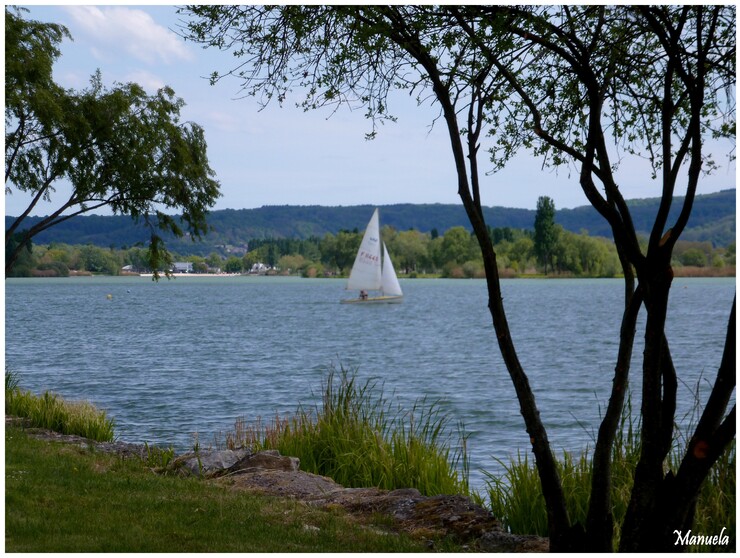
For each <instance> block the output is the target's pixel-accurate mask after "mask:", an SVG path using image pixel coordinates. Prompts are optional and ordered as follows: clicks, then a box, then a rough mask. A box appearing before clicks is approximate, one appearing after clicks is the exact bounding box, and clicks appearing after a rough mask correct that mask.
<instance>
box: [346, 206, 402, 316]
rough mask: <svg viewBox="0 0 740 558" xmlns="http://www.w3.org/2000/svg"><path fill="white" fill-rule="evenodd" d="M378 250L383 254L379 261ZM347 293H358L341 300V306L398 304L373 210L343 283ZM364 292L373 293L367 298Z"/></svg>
mask: <svg viewBox="0 0 740 558" xmlns="http://www.w3.org/2000/svg"><path fill="white" fill-rule="evenodd" d="M381 251H382V254H383V257H382V260H381ZM347 290H348V291H359V292H360V294H359V296H358V297H357V298H348V299H343V300H342V301H341V302H342V304H374V303H375V304H377V303H380V302H401V301H402V300H403V291H402V290H401V285H400V284H399V283H398V277H396V270H395V269H393V262H391V257H390V255H389V254H388V248H386V246H385V242H383V241H381V240H380V217H379V216H378V210H377V208H376V209H375V212H374V213H373V216H372V217H371V218H370V222H369V223H368V224H367V229H365V235H364V236H363V237H362V242H361V243H360V249H359V250H358V251H357V256H356V257H355V263H354V265H353V266H352V271H351V272H350V274H349V280H348V281H347ZM368 291H376V292H378V294H377V295H373V296H370V295H369V294H368Z"/></svg>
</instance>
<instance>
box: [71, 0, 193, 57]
mask: <svg viewBox="0 0 740 558" xmlns="http://www.w3.org/2000/svg"><path fill="white" fill-rule="evenodd" d="M66 11H67V13H69V14H70V16H71V17H72V18H73V19H74V22H75V24H76V26H77V29H79V31H80V32H82V33H84V34H85V35H86V36H87V37H88V38H89V39H90V40H92V41H94V42H95V44H94V45H93V47H92V48H93V49H94V50H95V51H96V53H97V55H98V56H101V55H103V53H105V57H106V58H108V57H110V56H120V55H121V54H122V52H123V53H125V54H128V55H129V56H131V57H133V58H135V59H137V60H140V61H143V62H145V63H147V64H156V63H160V62H163V63H165V64H171V63H174V62H176V61H178V60H187V61H189V60H192V59H193V55H192V53H191V52H190V51H189V50H188V48H187V47H186V45H185V43H184V41H183V40H182V39H180V38H179V37H178V36H177V35H175V34H174V33H173V32H172V31H170V30H169V29H167V28H166V27H163V26H162V25H159V24H158V23H156V22H155V21H154V19H152V16H150V15H149V14H148V13H146V12H144V11H142V10H137V9H134V8H127V7H120V6H112V7H96V6H68V7H66Z"/></svg>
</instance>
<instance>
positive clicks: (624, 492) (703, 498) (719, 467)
mask: <svg viewBox="0 0 740 558" xmlns="http://www.w3.org/2000/svg"><path fill="white" fill-rule="evenodd" d="M631 416H632V415H631V406H630V405H629V404H628V405H627V406H626V407H625V413H624V414H623V417H622V427H621V428H620V429H619V431H618V434H617V438H616V440H615V444H614V448H613V452H612V513H613V515H614V521H615V535H616V537H617V538H616V539H615V546H618V544H619V532H620V530H621V525H622V522H623V520H624V517H625V515H626V513H627V506H628V505H629V500H630V496H631V492H632V484H633V473H634V470H635V466H636V464H637V461H638V459H639V455H640V436H639V428H637V427H635V425H633V422H632V419H631ZM680 450H681V445H680V444H679V445H676V446H675V448H674V451H672V452H671V453H670V454H669V456H668V459H667V460H666V467H667V468H668V469H672V470H674V471H676V470H678V465H679V464H680V460H681V456H682V452H681V451H680ZM735 457H736V446H735V442H734V441H733V442H732V445H731V446H730V447H729V448H728V449H727V451H725V453H724V454H723V455H722V456H721V457H720V459H719V460H718V461H717V463H716V464H715V465H714V467H713V468H712V470H711V472H710V474H709V477H708V478H707V479H706V480H705V482H704V484H703V485H702V488H701V493H700V495H699V499H698V502H697V506H696V512H695V515H694V527H693V529H694V531H696V532H698V533H720V532H722V530H723V528H724V529H725V531H724V532H725V533H726V534H727V535H728V537H729V540H730V547H731V548H732V549H733V550H734V548H735V544H736V543H735V540H736V538H735V537H736V529H735V494H736V492H735V487H736V484H735V475H736V469H735ZM498 461H499V463H500V464H501V465H502V466H503V469H504V473H503V474H502V475H493V474H491V473H489V472H485V471H484V473H485V475H486V477H487V486H488V490H487V492H488V496H489V502H490V508H491V511H492V513H493V515H494V516H495V517H496V518H498V519H499V520H500V521H501V522H502V524H503V525H504V528H505V529H508V530H509V531H510V532H512V533H515V534H536V535H540V536H547V512H546V510H545V501H544V497H543V495H542V490H541V485H540V480H539V475H538V473H537V469H536V467H535V465H534V463H531V462H530V461H529V459H528V458H527V455H524V456H523V457H522V455H521V454H518V455H517V458H516V460H514V461H512V463H510V464H505V463H503V462H502V461H500V460H498ZM558 472H559V474H560V478H561V481H562V483H563V493H564V495H565V498H566V505H567V508H568V515H569V517H570V519H571V521H572V522H573V523H574V524H575V523H580V524H581V525H585V522H586V515H587V513H588V504H589V497H590V492H591V476H592V473H593V467H592V462H591V459H590V455H589V450H588V448H587V449H586V450H584V451H583V452H582V453H581V454H580V455H579V456H577V457H576V456H574V455H572V454H570V453H567V452H564V453H563V456H562V459H561V460H559V461H558ZM690 550H692V549H690ZM697 550H699V549H697ZM700 550H702V551H706V550H707V548H706V547H702V548H701V549H700ZM712 550H716V551H718V552H728V551H729V550H730V548H728V546H721V547H717V548H715V549H712Z"/></svg>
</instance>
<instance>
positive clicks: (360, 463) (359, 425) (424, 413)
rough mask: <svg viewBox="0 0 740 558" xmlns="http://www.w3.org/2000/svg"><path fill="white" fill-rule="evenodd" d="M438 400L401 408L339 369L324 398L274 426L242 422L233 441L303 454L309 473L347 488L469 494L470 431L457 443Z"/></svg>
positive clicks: (368, 383)
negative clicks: (467, 449) (467, 447)
mask: <svg viewBox="0 0 740 558" xmlns="http://www.w3.org/2000/svg"><path fill="white" fill-rule="evenodd" d="M448 436H449V432H448V424H447V420H446V419H445V418H444V416H442V414H441V412H440V408H439V406H438V405H436V404H431V405H427V403H426V402H425V401H420V402H417V403H416V404H415V405H414V407H413V409H411V411H404V410H402V409H400V408H394V406H393V405H392V403H391V402H390V401H386V400H385V399H384V397H383V394H382V390H380V391H379V390H378V389H377V386H376V384H375V383H373V382H371V381H370V380H368V381H366V382H365V383H364V384H359V383H358V381H357V377H356V375H355V373H354V372H352V373H350V372H348V371H347V370H345V369H344V368H342V369H340V371H339V373H338V374H337V373H336V371H335V370H334V369H333V368H332V369H330V370H329V374H328V376H327V379H326V383H325V386H324V395H323V403H322V406H321V407H320V408H319V407H318V406H317V407H316V408H315V409H313V410H312V411H309V410H306V409H303V408H301V409H299V411H298V413H297V414H296V416H294V417H292V418H289V419H281V418H280V417H276V418H275V420H274V421H273V422H272V423H270V424H264V425H263V424H261V423H257V424H255V425H246V424H245V423H244V422H243V421H239V422H237V425H236V426H235V430H234V433H233V434H230V435H229V436H228V439H227V442H228V445H229V447H232V448H233V447H249V448H252V449H255V450H262V449H277V450H278V451H280V453H281V454H283V455H291V456H294V457H298V458H299V459H300V461H301V468H302V469H303V470H305V471H308V472H311V473H315V474H318V475H324V476H327V477H331V478H332V479H334V480H335V481H336V482H338V483H339V484H341V485H343V486H347V487H378V488H384V489H388V490H394V489H397V488H416V489H418V490H419V492H421V493H422V494H425V495H436V494H468V492H469V488H468V471H467V454H466V452H465V436H464V435H463V434H461V435H460V437H461V439H460V445H459V446H458V447H456V448H453V447H451V445H450V440H449V439H448Z"/></svg>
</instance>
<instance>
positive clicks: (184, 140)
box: [5, 8, 219, 274]
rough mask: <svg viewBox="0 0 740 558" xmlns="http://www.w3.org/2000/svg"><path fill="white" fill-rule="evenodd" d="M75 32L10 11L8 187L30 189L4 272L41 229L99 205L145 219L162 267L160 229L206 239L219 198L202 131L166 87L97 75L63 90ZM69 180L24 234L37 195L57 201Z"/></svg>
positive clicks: (11, 232)
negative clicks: (58, 74) (64, 48)
mask: <svg viewBox="0 0 740 558" xmlns="http://www.w3.org/2000/svg"><path fill="white" fill-rule="evenodd" d="M68 36H69V33H68V32H67V30H66V29H65V28H64V27H62V26H59V25H53V24H48V23H40V22H36V21H26V20H24V19H23V18H22V17H21V16H20V10H12V9H8V8H6V9H5V48H6V68H5V99H6V105H5V129H6V133H5V193H6V195H9V194H12V192H13V190H16V191H18V192H25V193H27V194H30V196H31V201H30V203H29V205H28V207H27V208H26V209H25V211H23V213H22V214H21V215H20V216H19V217H18V218H17V219H16V220H15V221H14V222H13V224H12V225H11V226H10V228H8V229H7V230H6V232H5V250H6V263H5V271H6V274H8V272H9V271H10V270H11V269H12V267H13V265H15V263H16V262H17V260H18V257H19V255H20V254H21V250H22V249H24V248H25V247H26V246H28V244H29V242H30V241H31V239H32V238H33V237H34V236H35V235H36V234H38V233H40V232H41V231H43V230H46V229H47V228H49V227H53V226H54V225H56V224H58V223H61V222H62V221H65V220H67V219H70V218H72V217H74V216H76V215H80V214H82V213H86V212H89V211H93V210H95V209H99V208H101V207H108V208H110V209H111V210H112V211H113V212H114V213H121V214H128V215H131V217H132V218H134V219H135V220H137V221H138V220H143V221H144V223H145V224H146V225H147V226H148V227H149V229H150V233H151V240H150V245H149V267H150V268H151V269H153V270H157V269H159V268H160V267H163V265H164V263H165V262H166V261H168V260H169V254H168V253H167V250H166V248H165V247H164V244H163V242H162V238H161V236H160V231H166V232H169V233H171V234H174V235H175V236H183V234H184V232H185V231H184V230H183V228H184V229H186V230H187V232H188V233H189V234H190V235H191V237H193V238H198V237H200V236H201V235H202V234H204V233H205V232H206V230H207V224H206V213H207V210H208V208H209V207H211V206H212V205H213V204H214V202H215V201H216V199H217V197H218V195H219V185H218V182H216V180H214V178H213V176H214V173H213V171H212V169H211V168H210V166H209V164H208V157H207V155H206V142H205V137H204V134H203V130H202V128H201V127H200V126H198V125H197V124H194V123H181V122H180V121H179V117H180V110H181V108H182V107H183V105H184V103H183V101H182V100H181V99H179V98H177V97H175V94H174V91H172V89H170V88H168V87H165V88H163V89H160V90H159V91H158V92H157V93H156V94H154V95H147V94H146V92H145V91H144V90H143V89H142V88H141V87H140V86H138V85H136V84H132V83H129V84H125V85H119V86H116V87H115V88H113V89H107V88H106V87H104V86H103V84H102V79H101V76H100V73H99V72H98V73H96V74H95V75H94V76H93V77H92V79H91V83H90V87H89V88H88V89H86V90H84V91H81V92H75V91H67V90H64V89H62V88H61V87H59V86H58V85H57V84H56V83H55V82H54V81H53V78H52V65H53V63H54V61H55V60H56V59H57V58H58V57H59V54H60V53H59V48H58V45H59V44H60V43H61V41H62V39H63V38H64V37H68ZM63 183H68V184H69V185H71V189H72V192H71V194H70V196H69V198H68V199H66V200H62V201H60V203H59V204H58V207H57V208H56V209H54V210H53V211H52V212H51V214H50V215H48V216H47V217H45V218H44V219H42V220H41V221H40V222H39V223H38V224H36V225H34V226H33V227H31V228H30V229H28V230H25V231H21V230H20V228H21V226H22V223H23V220H24V219H25V218H26V217H27V216H28V215H29V214H30V213H31V212H32V211H33V210H34V208H35V207H36V206H37V204H38V202H39V201H40V200H42V199H43V200H46V201H51V199H52V197H53V194H54V192H55V187H56V186H57V185H59V184H63ZM167 210H179V211H182V216H181V218H180V219H179V220H177V219H175V218H174V217H172V216H171V215H169V214H167V213H165V211H167ZM13 239H15V240H13Z"/></svg>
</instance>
